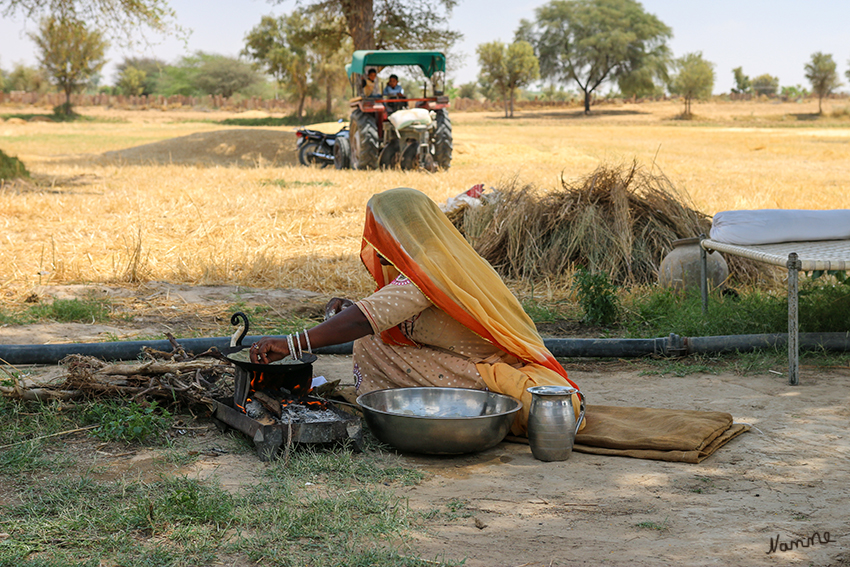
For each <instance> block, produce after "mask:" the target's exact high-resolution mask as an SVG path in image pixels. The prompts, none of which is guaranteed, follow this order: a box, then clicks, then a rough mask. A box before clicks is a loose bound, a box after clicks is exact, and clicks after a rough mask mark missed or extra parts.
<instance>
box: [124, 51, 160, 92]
mask: <svg viewBox="0 0 850 567" xmlns="http://www.w3.org/2000/svg"><path fill="white" fill-rule="evenodd" d="M128 67H135V68H136V69H137V70H138V71H143V72H144V73H145V76H144V79H143V80H142V92H141V93H139V94H143V95H152V94H154V93H158V92H159V81H160V80H161V79H162V77H163V74H164V72H165V68H166V67H167V65H166V63H165V61H161V60H159V59H155V58H153V57H125V58H124V61H122V62H121V63H120V64H119V65H118V66H117V69H118V76H119V82H120V77H121V75H122V74H123V73H124V71H125V70H126V69H127V68H128Z"/></svg>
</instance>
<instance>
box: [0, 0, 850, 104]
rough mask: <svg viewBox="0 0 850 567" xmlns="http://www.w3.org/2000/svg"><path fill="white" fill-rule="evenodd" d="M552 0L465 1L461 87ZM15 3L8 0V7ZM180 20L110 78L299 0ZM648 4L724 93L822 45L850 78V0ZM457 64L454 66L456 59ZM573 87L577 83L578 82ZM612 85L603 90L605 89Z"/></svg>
mask: <svg viewBox="0 0 850 567" xmlns="http://www.w3.org/2000/svg"><path fill="white" fill-rule="evenodd" d="M547 1H548V0H525V1H523V0H519V1H518V0H459V2H458V5H457V7H456V8H455V9H454V11H453V12H452V17H451V27H452V29H454V30H457V31H460V32H461V33H462V34H463V35H464V38H463V40H462V41H461V42H460V43H459V44H458V46H457V49H456V50H455V51H456V52H459V53H462V54H463V55H464V57H463V59H462V61H461V62H460V64H459V65H458V64H457V62H456V64H455V65H454V68H455V71H454V72H453V73H452V75H451V76H450V78H452V79H454V80H455V82H456V83H457V84H460V83H466V82H469V81H473V80H475V79H476V77H477V73H478V66H477V62H476V57H475V48H476V46H477V45H479V44H481V43H485V42H488V41H494V40H501V41H504V42H510V41H512V39H513V35H514V31H515V30H516V28H517V25H518V23H519V21H520V20H521V19H523V18H525V19H533V18H534V9H535V8H537V7H538V6H541V5H543V4H545V3H546V2H547ZM3 4H5V2H3V1H2V0H0V5H3ZM170 4H171V6H172V7H173V8H174V10H175V11H176V12H177V21H178V23H179V24H180V25H181V26H183V27H184V28H188V29H190V30H192V34H191V35H190V37H189V39H188V44H187V45H184V44H183V43H181V42H180V41H178V40H175V39H173V38H171V39H169V38H164V39H163V38H159V37H157V36H156V35H153V34H148V39H149V40H150V41H151V42H157V41H158V42H159V43H158V44H156V45H152V46H149V47H144V48H138V49H132V50H129V49H126V48H121V47H118V46H115V47H111V48H110V49H109V51H108V52H107V57H108V58H109V59H110V62H109V63H108V64H107V66H106V67H105V68H104V71H103V75H104V81H103V84H112V83H113V82H114V80H115V65H116V64H117V63H119V62H120V61H122V60H123V58H124V57H126V56H135V55H143V56H149V57H157V58H159V59H163V60H165V61H167V62H173V61H176V60H177V59H179V58H180V57H182V56H183V55H186V54H189V53H193V52H195V51H198V50H202V51H207V52H211V53H219V54H222V55H231V56H236V55H238V54H239V52H240V51H241V50H242V48H243V43H244V37H245V34H246V33H247V32H248V31H249V30H250V29H251V28H253V27H254V26H255V25H257V24H258V23H259V21H260V18H261V17H262V16H264V15H269V14H273V15H282V14H285V13H287V12H290V11H292V10H293V9H294V8H295V6H296V2H295V0H284V1H282V2H279V3H275V4H272V3H270V2H267V1H265V0H239V1H237V2H234V1H233V0H171V1H170ZM642 4H643V7H644V9H645V10H646V11H647V12H649V13H651V14H654V15H655V16H656V17H658V18H659V19H660V20H661V21H662V22H664V23H665V24H666V25H667V26H669V27H671V28H672V29H673V38H672V40H671V41H670V42H669V46H670V48H671V49H672V51H673V54H674V56H676V57H680V56H682V55H684V54H685V53H690V52H694V51H701V52H702V54H703V57H704V58H705V59H706V60H708V61H711V62H712V63H714V64H715V84H714V93H715V94H720V93H726V92H729V91H730V89H731V88H732V87H733V86H734V80H733V75H732V69H734V68H735V67H743V70H744V73H745V74H747V75H749V76H750V77H751V78H753V77H756V76H758V75H762V74H765V73H768V74H770V75H773V76H775V77H779V82H780V85H781V86H791V85H797V84H799V85H803V86H806V87H808V86H809V85H808V83H807V81H806V79H805V76H804V69H803V67H804V65H805V64H806V63H807V62H808V61H809V60H810V59H811V55H812V54H813V53H815V52H817V51H821V52H823V53H829V54H832V55H833V59H834V60H835V61H836V63H837V64H838V72H839V75H840V78H841V80H842V82H843V83H845V84H844V86H842V87H841V88H840V89H839V90H844V91H850V87H848V86H847V83H848V79H847V77H846V75H845V72H846V71H847V70H848V68H850V64H848V60H850V31H848V28H847V26H848V22H850V1H848V0H808V1H806V2H802V1H801V0H770V1H768V0H711V1H706V0H699V1H695V0H644V1H643V2H642ZM35 30H36V23H35V22H32V21H29V22H27V21H24V20H23V19H22V18H21V17H15V18H8V17H7V18H4V19H3V20H0V68H3V69H5V70H7V71H8V70H10V69H11V68H12V66H13V64H14V63H16V62H19V61H20V62H24V63H26V64H29V65H34V64H36V56H35V53H34V49H35V47H34V44H33V42H32V40H30V39H29V37H28V36H27V32H32V31H35ZM450 66H452V65H451V63H450ZM565 87H566V88H568V89H572V90H577V88H576V86H575V84H566V85H565ZM605 90H607V88H605V87H604V88H603V92H605Z"/></svg>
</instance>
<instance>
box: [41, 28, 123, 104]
mask: <svg viewBox="0 0 850 567" xmlns="http://www.w3.org/2000/svg"><path fill="white" fill-rule="evenodd" d="M30 37H31V38H32V40H33V41H34V42H35V44H36V46H37V47H38V50H39V51H40V54H39V62H40V63H41V65H42V67H44V69H45V70H46V71H47V73H48V75H50V77H51V79H52V80H53V82H54V83H55V84H56V85H57V86H58V87H59V88H60V89H62V91H64V92H65V104H64V105H63V111H64V113H65V114H71V113H72V112H71V93H73V92H75V91H77V90H79V89H80V87H82V86H84V85H85V84H86V82H87V81H88V80H89V78H90V77H91V76H92V75H93V74H95V73H97V72H98V71H100V70H101V69H102V68H103V65H104V64H105V63H106V60H105V59H104V57H103V56H104V53H105V52H106V47H107V43H106V40H104V39H103V36H102V34H101V33H100V32H99V31H97V30H90V29H89V28H88V27H86V25H85V24H84V23H83V22H81V21H79V20H75V19H68V18H62V17H56V16H51V17H49V18H45V19H44V20H42V21H41V26H39V32H38V33H33V34H30Z"/></svg>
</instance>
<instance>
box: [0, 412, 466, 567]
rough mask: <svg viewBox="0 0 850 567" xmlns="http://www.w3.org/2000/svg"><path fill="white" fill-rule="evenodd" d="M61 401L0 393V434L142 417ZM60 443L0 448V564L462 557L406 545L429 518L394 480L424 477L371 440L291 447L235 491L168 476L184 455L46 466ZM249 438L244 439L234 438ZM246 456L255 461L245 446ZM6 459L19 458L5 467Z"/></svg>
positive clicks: (346, 563)
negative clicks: (138, 462) (351, 445)
mask: <svg viewBox="0 0 850 567" xmlns="http://www.w3.org/2000/svg"><path fill="white" fill-rule="evenodd" d="M57 409H58V408H57V406H52V405H43V406H38V405H37V404H25V403H21V402H16V401H12V400H7V399H4V398H0V419H4V421H5V422H7V423H8V424H10V427H9V429H13V430H14V433H6V432H5V431H4V432H3V433H2V437H5V438H15V437H16V436H17V435H26V434H30V435H31V434H33V433H35V432H37V431H39V430H40V429H43V430H44V431H40V432H41V433H44V432H48V431H52V430H55V429H57V428H60V430H61V429H69V428H71V427H73V426H79V425H81V424H82V423H85V422H87V421H88V420H90V419H95V418H97V419H102V420H103V421H104V423H111V424H112V425H110V427H117V426H116V425H115V423H113V422H119V421H121V420H122V419H123V420H124V421H127V422H132V421H133V419H134V417H138V416H142V417H144V416H146V415H148V414H147V413H146V412H145V411H144V410H143V408H142V407H141V406H134V405H132V404H130V405H129V406H128V407H127V408H124V409H121V408H119V407H117V404H105V403H92V404H90V405H87V406H84V407H82V408H80V409H79V411H71V412H68V413H70V414H71V415H72V416H74V417H75V418H76V421H74V420H73V419H69V418H67V417H63V416H60V415H59V414H60V412H58V411H57ZM62 413H64V412H62ZM119 438H120V436H119ZM239 438H240V439H243V438H244V436H242V435H239ZM62 444H63V441H62V438H52V439H47V440H43V441H41V442H32V443H24V444H21V445H20V446H18V449H17V450H16V452H15V453H14V455H13V458H8V457H7V456H8V455H10V454H11V453H10V452H8V451H6V452H0V458H2V459H7V460H5V461H2V462H0V481H2V483H3V484H2V485H3V487H4V497H5V499H4V501H5V502H6V503H7V504H6V505H5V506H2V507H0V517H3V518H4V520H3V530H2V531H3V532H4V533H7V534H9V535H8V537H5V538H3V539H2V540H0V567H6V566H10V567H11V566H13V565H14V566H15V567H45V566H60V565H61V566H63V567H64V566H85V567H89V566H91V567H97V566H100V565H105V564H106V565H122V566H130V567H142V566H153V565H156V566H157V567H190V566H196V565H213V564H231V563H234V562H235V563H237V564H242V563H245V564H247V563H251V564H259V565H270V566H295V565H323V566H329V567H354V566H362V567H366V566H370V567H371V566H375V567H391V566H392V567H396V566H409V567H426V566H432V565H444V566H453V565H460V564H462V561H460V562H458V561H450V560H442V559H438V560H433V559H430V558H429V559H422V558H419V557H415V556H412V554H411V553H409V552H408V551H407V549H408V542H409V539H410V535H411V533H412V532H414V531H421V530H424V529H426V526H427V524H426V523H425V522H426V519H425V518H424V517H423V515H421V514H417V513H414V512H411V511H410V510H409V509H408V506H407V500H406V499H405V498H402V497H399V496H397V495H396V494H395V492H394V488H401V487H404V486H409V485H414V484H417V483H419V482H420V481H421V480H422V479H423V477H424V475H423V473H421V472H420V471H418V470H415V469H410V468H407V467H404V466H403V465H402V461H401V459H400V458H399V457H398V456H397V455H395V454H392V453H386V452H383V451H381V450H375V449H374V448H373V447H370V446H369V445H366V446H365V448H364V449H365V450H364V452H361V453H355V452H353V451H351V450H349V449H347V448H345V447H339V446H337V447H335V448H333V447H332V448H322V447H317V446H295V447H294V448H293V449H292V451H291V452H290V453H289V455H288V457H287V460H286V461H285V462H284V461H283V460H279V461H275V462H271V463H269V465H268V466H267V467H264V468H263V469H262V470H263V471H264V472H263V473H262V474H261V475H259V476H257V477H254V478H252V480H251V482H250V483H246V484H244V485H243V486H241V487H240V488H239V489H237V490H235V491H234V490H225V489H224V487H222V486H221V485H220V484H219V483H218V482H217V480H216V479H215V478H212V479H207V480H199V479H196V478H189V477H186V476H169V474H168V473H170V472H171V471H173V470H174V466H175V465H177V464H183V463H184V462H185V459H184V458H183V457H180V458H179V459H178V461H179V462H173V461H174V459H173V458H170V457H168V458H164V459H163V460H161V461H157V460H155V462H159V465H158V466H160V467H161V470H160V473H161V474H160V476H159V478H158V479H156V480H153V481H151V480H145V479H144V478H142V476H137V475H136V474H135V473H134V472H133V471H130V472H129V473H128V474H126V475H125V476H123V477H120V478H118V479H109V480H104V479H102V478H96V477H95V475H102V474H103V473H104V472H108V470H109V467H97V466H91V465H90V464H88V465H86V464H83V466H77V467H76V470H82V471H83V472H82V473H81V474H68V472H67V470H57V469H55V468H53V467H49V466H48V467H44V463H46V462H48V461H49V456H50V454H52V453H58V452H61V451H57V450H56V449H57V448H58V447H61V446H62ZM249 444H250V443H248V442H245V441H244V439H243V441H242V445H245V446H246V447H247V445H249ZM235 450H237V451H238V449H235ZM166 451H167V452H170V453H169V454H172V456H173V454H174V452H175V451H174V450H173V447H172V448H169V449H167V450H166ZM86 454H88V453H86ZM163 454H165V453H163ZM244 457H245V458H246V459H254V458H256V457H255V456H254V454H253V451H252V450H250V447H247V448H246V450H245V451H244ZM9 461H15V462H17V463H19V465H17V466H12V467H9V466H8V463H9ZM22 463H26V465H25V466H20V464H22ZM22 471H25V472H28V473H31V474H20V473H21V472H22ZM148 472H150V471H148ZM172 474H173V473H172ZM147 477H148V478H151V475H150V474H148V475H147ZM154 478H156V477H154ZM466 506H467V503H465V502H463V501H460V500H458V501H457V502H454V501H453V502H452V503H450V504H449V506H448V508H447V511H446V513H445V514H443V515H441V517H440V520H441V521H444V520H445V519H446V518H448V517H449V514H454V515H462V514H464V513H465V512H466V510H465V508H466ZM443 516H445V517H443Z"/></svg>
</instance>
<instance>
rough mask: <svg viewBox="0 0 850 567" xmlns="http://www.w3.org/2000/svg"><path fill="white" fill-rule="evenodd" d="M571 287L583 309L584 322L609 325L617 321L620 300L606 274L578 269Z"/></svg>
mask: <svg viewBox="0 0 850 567" xmlns="http://www.w3.org/2000/svg"><path fill="white" fill-rule="evenodd" d="M573 288H575V290H576V294H577V296H578V302H579V305H581V308H582V309H583V310H584V321H585V322H586V323H592V324H598V325H610V324H612V323H615V322H616V321H617V318H618V317H619V314H620V302H619V299H618V298H617V293H616V288H615V287H614V285H613V284H612V283H611V281H610V280H609V279H608V276H606V275H605V274H603V273H592V272H590V271H588V270H586V269H580V270H578V271H577V272H576V273H575V276H573Z"/></svg>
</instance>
